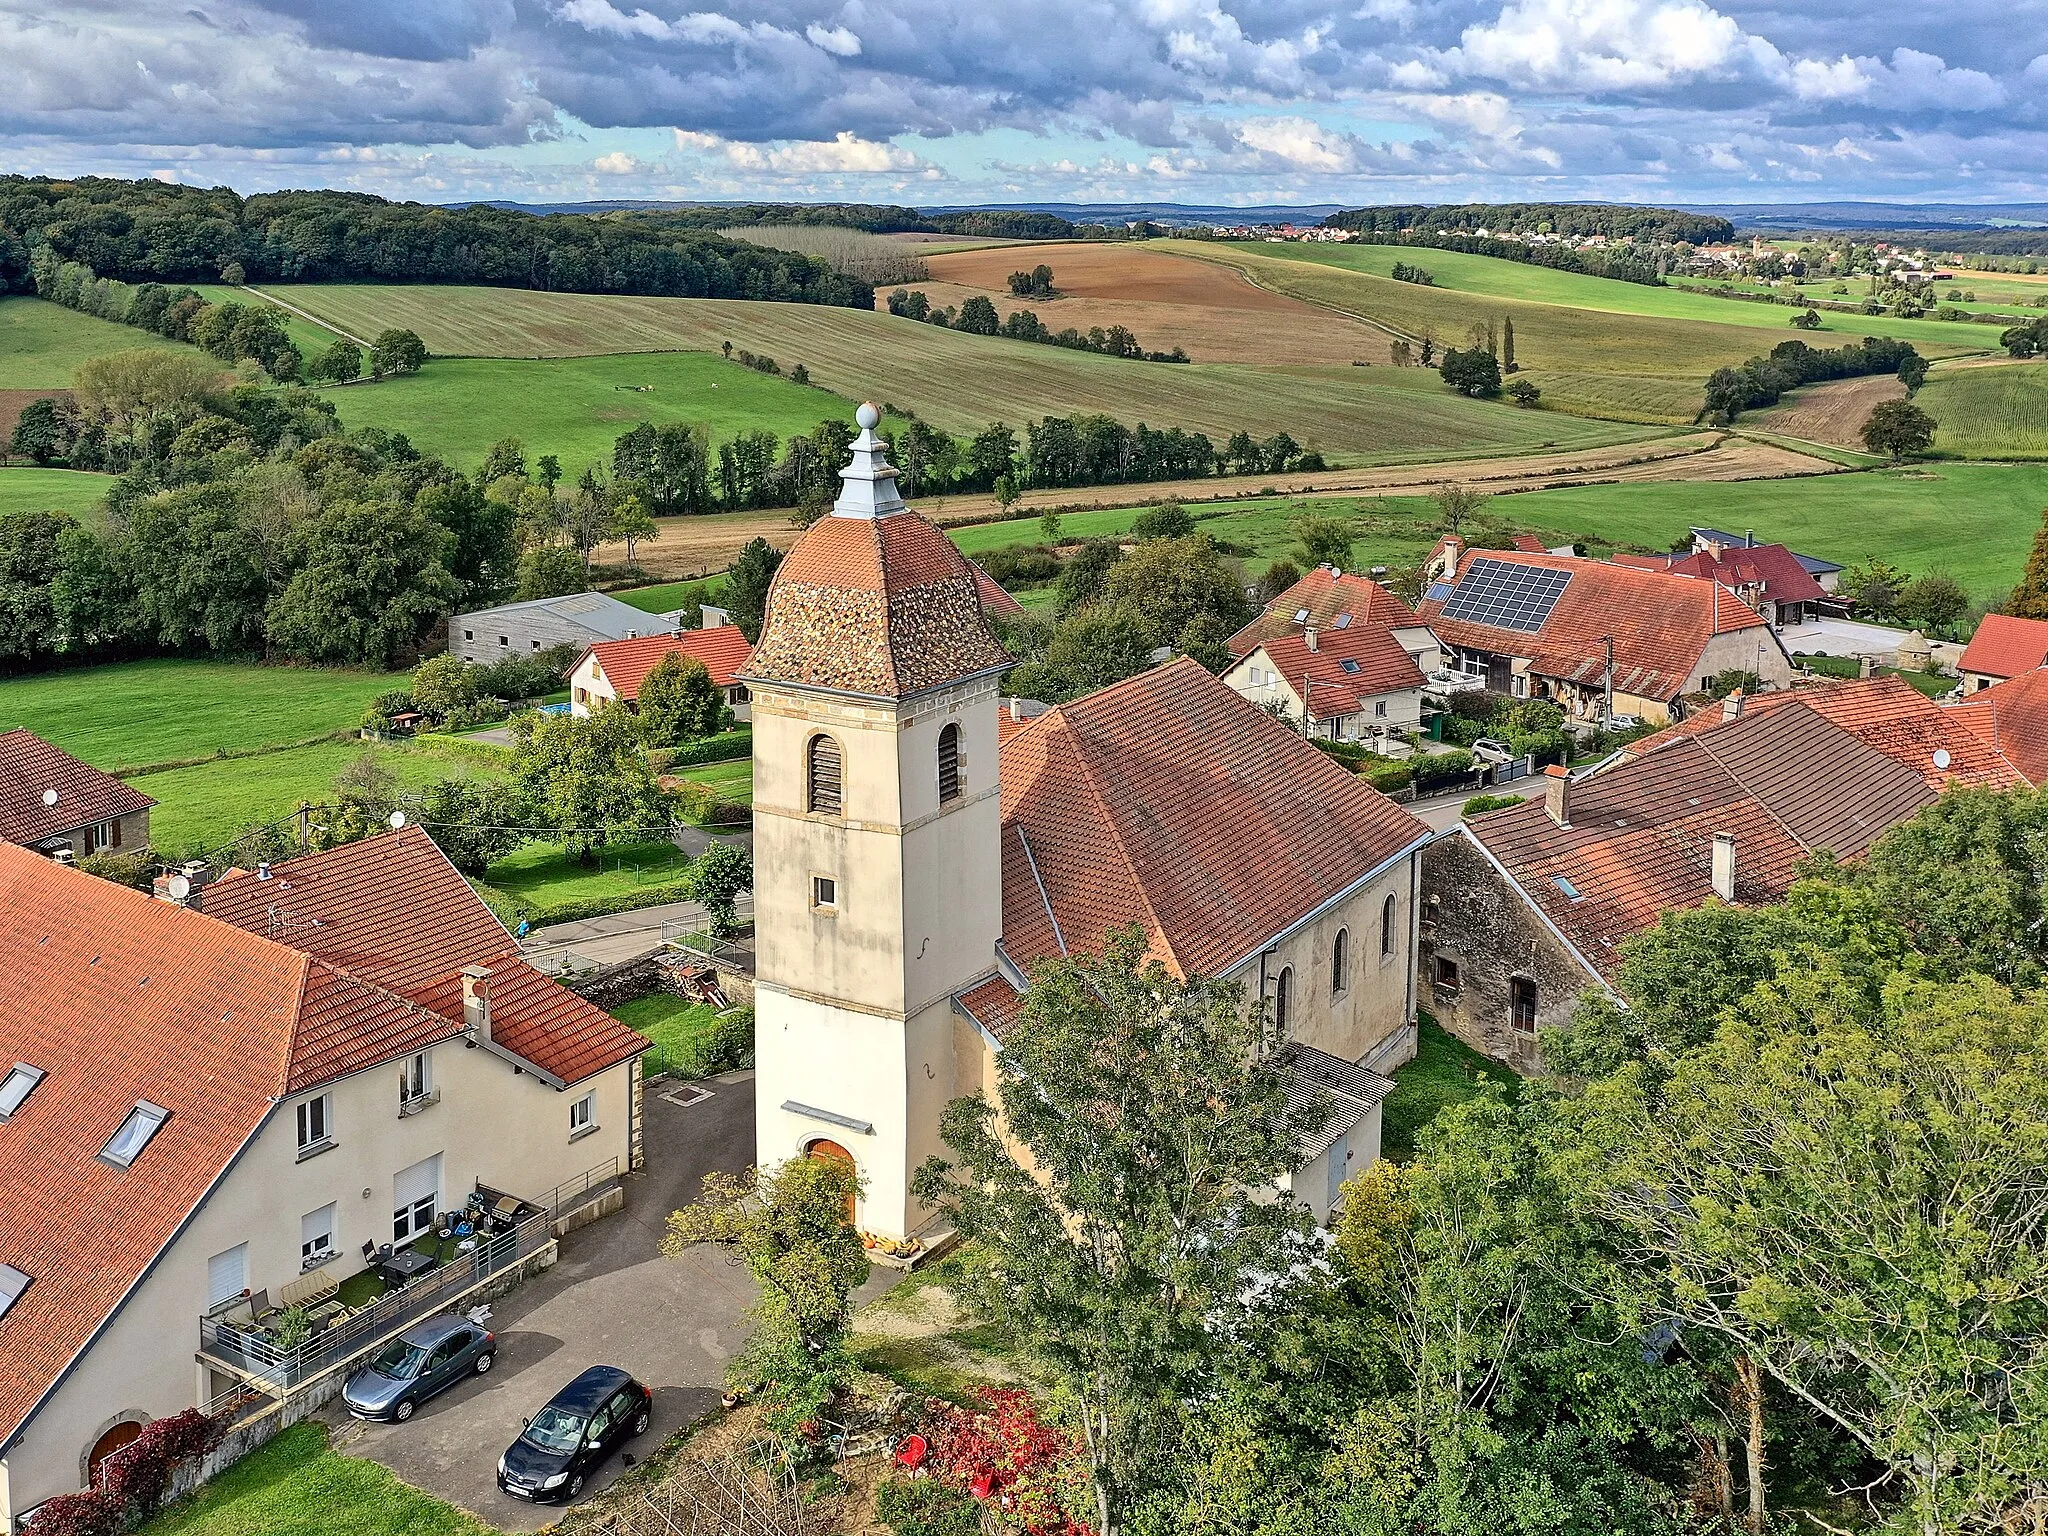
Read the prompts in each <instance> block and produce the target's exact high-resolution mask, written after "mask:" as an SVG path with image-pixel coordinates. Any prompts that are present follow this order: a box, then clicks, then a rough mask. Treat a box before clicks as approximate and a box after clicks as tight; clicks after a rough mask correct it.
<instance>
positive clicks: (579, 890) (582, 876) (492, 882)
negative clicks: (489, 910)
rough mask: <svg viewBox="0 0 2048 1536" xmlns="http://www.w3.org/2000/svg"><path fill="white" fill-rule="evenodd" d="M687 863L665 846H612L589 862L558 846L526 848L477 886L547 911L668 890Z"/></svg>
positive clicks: (490, 871)
mask: <svg viewBox="0 0 2048 1536" xmlns="http://www.w3.org/2000/svg"><path fill="white" fill-rule="evenodd" d="M689 862H690V861H689V859H688V858H687V857H685V856H684V853H683V851H682V849H680V848H678V847H676V845H675V844H673V843H670V842H646V843H616V844H612V845H610V846H608V847H606V848H604V849H602V850H601V851H600V852H598V853H597V854H595V855H593V856H592V857H591V858H590V859H588V860H585V859H584V858H582V857H581V856H579V855H577V854H574V853H571V852H569V851H568V850H567V849H565V848H564V847H563V846H562V845H561V844H560V843H528V844H527V845H526V846H525V847H524V848H521V849H519V850H517V851H516V852H514V853H511V854H508V855H507V856H506V857H504V858H502V859H500V860H498V862H497V863H495V864H493V865H492V866H491V867H490V868H489V869H487V870H485V871H484V878H483V882H482V883H483V884H485V885H487V886H489V887H490V888H491V889H492V890H494V891H497V892H499V893H501V894H503V895H505V896H508V897H510V898H512V899H513V901H514V902H515V903H524V904H529V905H532V906H535V907H549V906H553V905H555V904H556V903H558V902H565V901H588V900H591V899H593V898H596V897H606V896H630V895H632V894H634V893H635V892H637V891H641V890H644V889H646V888H647V887H649V886H660V885H672V884H674V883H675V882H676V881H678V880H680V879H682V877H683V872H684V871H685V870H686V869H687V868H688V867H689Z"/></svg>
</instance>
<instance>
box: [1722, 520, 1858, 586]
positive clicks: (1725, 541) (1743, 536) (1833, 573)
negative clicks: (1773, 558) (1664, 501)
mask: <svg viewBox="0 0 2048 1536" xmlns="http://www.w3.org/2000/svg"><path fill="white" fill-rule="evenodd" d="M1691 533H1692V552H1693V553H1694V554H1696V555H1704V554H1714V553H1717V552H1726V551H1728V550H1731V549H1755V548H1759V547H1760V546H1759V545H1758V544H1757V539H1756V532H1755V530H1754V529H1748V530H1745V531H1744V532H1742V533H1727V532H1724V531H1723V530H1722V529H1719V528H1694V529H1692V530H1691ZM1779 547H1780V548H1783V546H1782V545H1780V546H1779ZM1790 553H1791V555H1792V558H1793V559H1794V560H1797V561H1798V562H1799V568H1800V569H1801V570H1802V571H1804V572H1806V574H1807V575H1809V576H1811V577H1812V578H1813V579H1814V581H1815V582H1816V583H1817V584H1818V585H1819V587H1820V589H1821V591H1823V592H1825V593H1828V594H1829V595H1830V596H1832V595H1833V594H1834V590H1835V584H1836V582H1837V581H1838V580H1839V579H1840V577H1841V574H1842V568H1841V567H1840V566H1839V565H1837V564H1835V562H1834V561H1832V560H1823V559H1821V558H1820V556H1818V555H1802V554H1800V553H1799V552H1798V551H1797V550H1793V551H1791V552H1790Z"/></svg>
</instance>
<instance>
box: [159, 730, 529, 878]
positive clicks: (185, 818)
mask: <svg viewBox="0 0 2048 1536" xmlns="http://www.w3.org/2000/svg"><path fill="white" fill-rule="evenodd" d="M365 756H369V757H373V758H375V759H376V761H377V762H378V763H379V764H380V765H381V766H382V767H383V768H384V769H385V770H386V771H387V772H389V773H390V774H391V775H392V776H393V777H394V778H395V779H396V780H397V781H398V784H399V786H400V788H401V789H423V788H425V787H426V786H427V785H429V784H432V783H434V782H435V781H436V780H439V779H467V778H491V777H496V776H497V775H499V774H500V773H502V772H503V771H504V770H505V767H506V766H507V765H508V764H509V763H510V761H511V757H512V753H511V749H510V748H508V747H494V746H490V745H488V744H486V743H482V742H462V741H457V740H454V739H453V738H451V737H447V736H423V737H420V738H419V739H418V740H417V741H412V742H406V743H391V744H384V743H372V742H365V741H330V742H321V743H320V744H319V745H317V746H311V747H288V748H286V749H285V750H284V751H281V752H265V753H262V754H260V755H258V756H256V757H230V758H222V759H220V760H218V761H216V762H210V763H200V764H197V765H196V766H194V767H190V768H166V769H162V770H159V771H158V772H156V773H144V774H138V775H136V776H134V777H133V778H130V779H129V780H128V782H129V783H130V784H132V785H133V786H134V787H135V788H137V789H139V790H141V791H142V792H143V793H144V794H146V795H148V796H150V797H151V798H152V799H154V800H155V801H156V802H157V808H156V809H155V810H154V811H152V812H151V813H150V818H149V835H150V841H151V843H152V844H154V845H155V847H156V849H157V851H158V852H160V853H164V854H168V855H178V856H189V855H192V854H196V853H199V852H202V851H205V850H210V849H214V848H218V847H220V846H221V845H222V844H224V843H227V842H230V841H232V840H233V838H234V837H235V835H236V834H237V833H238V832H240V831H242V830H243V829H244V828H246V827H248V826H250V825H251V824H253V823H257V822H271V821H276V820H278V819H279V818H280V817H284V816H288V815H290V814H291V813H292V811H293V810H294V809H295V808H296V807H297V806H298V805H299V803H300V802H301V801H311V802H313V803H314V804H316V805H318V804H323V803H328V802H331V801H332V799H333V797H334V780H335V776H336V775H337V774H339V773H340V772H341V771H342V770H343V769H344V768H347V767H348V766H349V765H350V764H352V763H354V762H356V761H357V760H359V759H361V758H363V757H365Z"/></svg>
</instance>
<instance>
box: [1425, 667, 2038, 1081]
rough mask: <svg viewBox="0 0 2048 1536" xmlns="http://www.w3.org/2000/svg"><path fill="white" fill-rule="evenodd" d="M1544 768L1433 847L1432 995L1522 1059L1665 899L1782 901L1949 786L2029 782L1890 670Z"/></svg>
mask: <svg viewBox="0 0 2048 1536" xmlns="http://www.w3.org/2000/svg"><path fill="white" fill-rule="evenodd" d="M1548 775H1549V776H1548V777H1547V778H1546V780H1545V782H1544V789H1545V793H1544V795H1543V796H1541V797H1539V798H1537V799H1533V800H1526V801H1523V802H1522V803H1521V804H1519V805H1516V806H1511V807H1507V808H1505V809H1501V810H1495V811H1488V812H1485V813H1483V814H1481V815H1478V816H1474V817H1472V818H1470V819H1469V820H1467V821H1464V822H1462V823H1460V824H1459V825H1458V826H1457V827H1455V828H1453V829H1452V830H1451V831H1450V832H1448V833H1446V834H1443V835H1441V836H1439V837H1438V838H1437V839H1436V840H1435V841H1434V842H1432V843H1431V845H1430V847H1429V848H1428V850H1427V851H1426V852H1425V853H1424V855H1423V861H1422V918H1421V943H1420V949H1419V954H1420V961H1419V963H1420V968H1421V973H1420V978H1419V980H1420V985H1421V987H1422V989H1423V1003H1424V1006H1426V1007H1428V1008H1430V1009H1431V1010H1432V1011H1433V1012H1434V1014H1435V1016H1436V1017H1437V1019H1438V1020H1439V1021H1441V1022H1442V1023H1443V1025H1444V1027H1445V1028H1447V1029H1449V1030H1451V1031H1452V1032H1453V1033H1455V1034H1456V1035H1458V1036H1459V1037H1460V1038H1461V1039H1463V1040H1465V1041H1466V1042H1467V1043H1469V1044H1471V1045H1472V1046H1474V1047H1475V1048H1477V1049H1479V1050H1482V1051H1485V1052H1486V1053H1487V1054H1488V1055H1491V1056H1495V1057H1498V1058H1500V1059H1501V1060H1503V1061H1507V1062H1510V1063H1512V1064H1514V1065H1516V1066H1517V1067H1521V1068H1529V1067H1533V1066H1535V1065H1536V1064H1537V1031H1538V1030H1539V1029H1541V1028H1544V1027H1548V1026H1559V1025H1563V1024H1566V1023H1567V1022H1569V1020H1570V1018H1571V1013H1572V1008H1573V1005H1574V1003H1575V1002H1576V1001H1577V999H1578V996H1579V994H1580V993H1581V992H1582V991H1584V990H1585V989H1586V988H1587V987H1606V986H1609V985H1610V984H1611V982H1612V979H1613V975H1614V971H1615V966H1616V964H1617V962H1618V959H1619V953H1618V950H1619V946H1620V945H1621V944H1622V942H1623V941H1624V940H1626V939H1628V938H1631V937H1633V936H1634V935H1636V934H1638V933H1641V932H1642V931H1644V930H1645V929H1647V928H1649V927H1652V926H1653V925H1654V924H1655V923H1656V922H1657V920H1658V919H1659V917H1661V916H1662V915H1663V914H1664V913H1665V912H1668V911H1673V910H1676V909H1680V908H1686V907H1695V906H1698V905H1700V904H1701V903H1703V902H1705V901H1706V900H1707V899H1708V898H1709V897H1716V898H1718V899H1720V900H1721V901H1724V902H1730V903H1738V902H1739V903H1752V902H1767V901H1774V900H1777V899H1778V898H1780V897H1781V896H1783V895H1784V893H1785V890H1786V888H1787V887H1788V886H1789V885H1790V884H1791V882H1792V879H1793V874H1794V868H1795V866H1796V865H1797V864H1798V862H1799V861H1800V860H1801V859H1802V858H1804V857H1806V856H1807V855H1808V854H1811V853H1815V852H1818V851H1820V850H1822V849H1826V850H1828V851H1830V852H1832V853H1833V854H1834V855H1835V856H1836V857H1837V858H1843V859H1848V858H1854V857H1856V856H1858V855H1860V854H1862V853H1863V852H1864V851H1865V850H1866V849H1868V848H1869V846H1870V844H1871V843H1873V842H1874V841H1876V839H1877V838H1878V837H1879V836H1880V835H1881V834H1882V833H1883V832H1884V831H1885V829H1886V828H1888V827H1890V826H1893V825H1895V824H1896V823H1898V822H1900V821H1903V820H1905V819H1906V818H1907V817H1909V816H1911V815H1913V814H1914V813H1915V812H1916V811H1918V810H1919V809H1920V808H1921V807H1923V806H1925V805H1927V804H1929V803H1930V802H1932V801H1933V800H1935V799H1936V798H1937V797H1938V796H1939V795H1940V794H1941V792H1942V790H1944V789H1945V788H1947V787H1949V786H1950V785H1963V786H1977V785H1984V786H1990V787H1993V788H2005V787H2009V786H2012V785H2015V784H2019V783H2021V782H2023V778H2022V775H2021V774H2020V773H2019V771H2018V770H2017V769H2016V768H2015V767H2014V765H2013V763H2012V762H2011V761H2010V760H2009V759H2008V758H2007V757H2005V756H2004V755H2003V754H2001V753H2000V752H1998V751H1996V750H1995V749H1994V748H1993V747H1991V746H1990V745H1989V744H1987V743H1986V742H1985V741H1984V740H1983V739H1982V738H1981V737H1980V735H1979V734H1978V733H1977V731H1976V730H1973V728H1972V726H1971V725H1970V724H1969V723H1968V722H1966V721H1965V720H1963V719H1962V718H1959V717H1958V715H1957V714H1956V712H1954V711H1949V710H1943V709H1942V708H1940V707H1939V706H1938V705H1936V704H1934V703H1933V702H1932V701H1931V700H1929V699H1928V698H1926V697H1925V696H1924V695H1922V694H1921V693H1920V692H1918V691H1917V690H1916V689H1914V688H1912V687H1911V686H1909V685H1908V684H1906V683H1904V682H1902V681H1900V680H1899V679H1897V678H1882V679H1873V680H1871V681H1867V682H1857V683H1833V684H1820V685H1814V686H1808V687H1801V688H1799V689H1796V690H1792V691H1788V692H1782V693H1776V694H1768V695H1764V696H1762V697H1760V698H1757V699H1754V700H1745V698H1744V697H1743V696H1742V695H1741V694H1739V693H1738V694H1734V695H1731V696H1730V697H1729V698H1728V699H1727V700H1724V701H1723V702H1722V703H1721V704H1720V705H1718V706H1716V707H1714V708H1712V709H1709V710H1705V711H1703V712H1701V713H1700V714H1697V715H1695V716H1693V717H1692V718H1691V719H1688V720H1687V721H1685V722H1684V723H1683V724H1681V725H1677V726H1673V727H1671V728H1670V729H1669V730H1667V731H1663V732H1660V733H1658V734H1657V735H1655V736H1651V737H1647V738H1645V739H1644V740H1643V741H1640V742H1637V743H1635V744H1634V745H1632V746H1631V747H1630V748H1629V749H1628V750H1627V752H1625V753H1624V754H1622V755H1621V756H1620V758H1619V759H1618V760H1616V761H1615V762H1613V763H1612V765H1610V766H1605V767H1603V768H1602V769H1600V770H1599V771H1596V772H1593V773H1590V774H1580V775H1576V776H1573V775H1568V774H1567V773H1566V771H1565V770H1564V769H1562V768H1551V769H1549V770H1548Z"/></svg>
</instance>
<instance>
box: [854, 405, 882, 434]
mask: <svg viewBox="0 0 2048 1536" xmlns="http://www.w3.org/2000/svg"><path fill="white" fill-rule="evenodd" d="M853 419H854V420H855V421H857V422H859V423H860V429H861V430H862V431H863V432H872V431H874V430H875V428H876V427H878V426H880V425H881V424H882V413H881V412H880V411H878V410H876V409H875V407H874V403H873V402H872V401H867V402H863V403H862V405H861V408H860V409H859V410H857V411H855V412H854V413H853Z"/></svg>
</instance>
